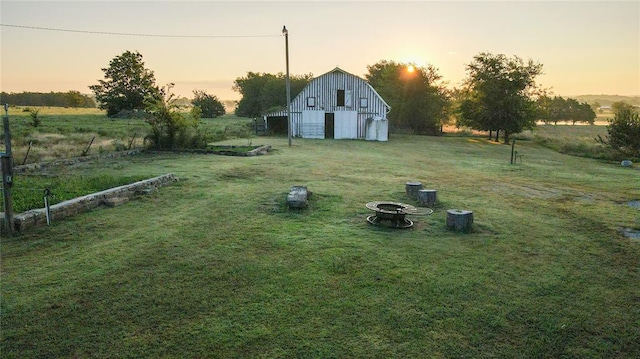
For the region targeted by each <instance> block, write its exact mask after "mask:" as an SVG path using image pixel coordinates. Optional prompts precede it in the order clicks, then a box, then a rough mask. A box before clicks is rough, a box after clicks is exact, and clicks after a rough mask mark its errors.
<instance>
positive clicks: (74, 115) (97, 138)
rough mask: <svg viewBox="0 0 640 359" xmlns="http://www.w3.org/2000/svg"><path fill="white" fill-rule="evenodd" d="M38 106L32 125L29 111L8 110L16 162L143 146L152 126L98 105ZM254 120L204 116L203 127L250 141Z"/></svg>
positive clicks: (210, 132) (221, 136)
mask: <svg viewBox="0 0 640 359" xmlns="http://www.w3.org/2000/svg"><path fill="white" fill-rule="evenodd" d="M31 108H36V107H33V106H32V107H31ZM37 108H38V109H40V112H39V118H40V119H41V124H40V125H39V126H37V127H33V126H32V119H31V117H30V115H29V112H24V111H23V110H22V109H21V108H14V107H12V108H11V109H10V111H9V121H10V127H11V136H12V152H13V158H14V161H15V163H16V164H17V165H20V164H23V163H35V162H44V161H51V160H54V159H59V158H70V157H78V156H81V155H82V154H83V152H85V151H86V150H87V149H89V152H88V154H89V155H94V154H104V153H108V152H113V151H120V150H125V149H128V148H129V147H131V148H141V147H144V138H145V136H146V135H147V134H148V133H149V132H150V129H151V127H150V125H149V124H147V123H146V122H145V121H144V120H142V119H110V118H108V117H107V116H106V114H105V112H104V111H100V110H97V109H72V108H60V107H51V108H50V107H37ZM251 124H252V120H251V119H247V118H239V117H236V116H234V115H224V116H222V117H220V118H216V119H202V121H201V126H200V127H201V128H200V130H201V131H202V133H205V134H207V135H209V136H210V137H212V138H216V139H224V138H238V137H240V138H244V139H247V142H249V141H250V140H251V135H250V133H249V132H248V128H249V125H251ZM92 140H93V142H92ZM3 142H4V138H3ZM29 144H31V149H29ZM2 150H4V147H2Z"/></svg>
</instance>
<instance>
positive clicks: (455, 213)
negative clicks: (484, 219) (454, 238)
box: [447, 209, 473, 233]
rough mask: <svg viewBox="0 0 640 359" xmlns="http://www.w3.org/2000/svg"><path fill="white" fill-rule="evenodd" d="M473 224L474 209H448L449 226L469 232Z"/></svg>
mask: <svg viewBox="0 0 640 359" xmlns="http://www.w3.org/2000/svg"><path fill="white" fill-rule="evenodd" d="M472 224H473V211H467V210H464V209H450V210H447V228H450V229H453V230H456V231H461V232H465V233H468V232H470V231H471V225H472Z"/></svg>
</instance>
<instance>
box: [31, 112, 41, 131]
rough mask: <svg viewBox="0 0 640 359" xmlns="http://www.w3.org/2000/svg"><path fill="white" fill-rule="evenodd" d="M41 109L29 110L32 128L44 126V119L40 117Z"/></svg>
mask: <svg viewBox="0 0 640 359" xmlns="http://www.w3.org/2000/svg"><path fill="white" fill-rule="evenodd" d="M39 113H40V109H35V108H34V109H29V116H30V117H31V126H33V127H38V126H40V124H42V119H41V118H40V117H39V116H38V114H39Z"/></svg>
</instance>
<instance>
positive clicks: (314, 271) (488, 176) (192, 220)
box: [0, 135, 640, 358]
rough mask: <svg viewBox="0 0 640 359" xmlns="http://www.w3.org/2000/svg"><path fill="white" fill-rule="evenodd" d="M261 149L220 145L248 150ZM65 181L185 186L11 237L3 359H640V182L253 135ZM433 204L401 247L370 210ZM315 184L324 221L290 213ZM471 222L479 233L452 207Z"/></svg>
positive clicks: (111, 163) (457, 144) (459, 140)
mask: <svg viewBox="0 0 640 359" xmlns="http://www.w3.org/2000/svg"><path fill="white" fill-rule="evenodd" d="M246 142H247V140H243V139H236V140H230V141H223V142H221V144H246ZM259 142H264V143H268V144H270V145H272V146H273V148H274V149H275V150H274V151H273V152H271V153H270V154H269V155H266V156H257V157H227V156H215V155H205V154H174V153H172V154H168V153H167V154H142V155H139V156H133V157H127V158H124V159H122V158H121V159H104V160H100V161H98V162H93V163H82V164H79V165H77V166H74V167H72V168H65V169H61V170H63V171H65V173H69V172H70V171H71V172H72V173H76V174H77V175H83V174H88V173H92V174H100V173H109V174H112V175H117V176H134V175H137V174H141V173H143V174H151V175H161V174H165V173H174V174H175V175H176V176H177V177H178V178H179V179H180V181H179V182H178V183H176V184H174V185H171V186H168V187H164V188H162V189H161V190H159V191H157V192H156V193H154V194H152V195H150V196H146V197H143V198H141V199H139V200H135V201H132V202H129V203H127V204H126V205H123V206H120V207H116V208H109V209H101V210H95V211H92V212H89V213H86V214H83V215H79V216H76V217H73V218H70V219H68V220H64V221H59V222H54V223H53V225H52V226H51V227H47V228H40V229H35V230H32V231H28V232H26V233H24V234H22V235H20V236H17V237H13V238H5V237H3V238H2V243H1V245H2V247H1V251H2V283H1V284H2V288H1V289H2V303H1V311H2V331H1V342H0V356H2V357H3V358H26V357H32V358H36V357H37V358H45V357H48V358H55V357H69V358H125V357H131V358H135V357H175V358H182V357H213V358H230V357H231V358H291V357H302V358H309V357H317V358H331V357H335V358H345V357H347V358H389V357H397V358H405V357H406V358H424V357H435V358H438V357H469V358H488V357H499V358H503V357H523V358H558V357H567V358H572V357H573V358H586V357H591V358H605V357H618V358H637V357H640V344H639V342H638V340H639V338H640V306H639V305H638V303H639V301H640V292H639V289H638V288H640V272H639V269H640V268H639V263H640V243H639V242H638V241H635V240H631V239H629V238H626V237H624V236H623V235H622V234H621V233H620V229H622V228H636V229H638V228H640V220H639V218H640V212H638V211H639V210H638V209H637V208H633V207H631V206H629V205H627V203H628V202H629V201H632V200H638V199H640V188H639V187H638V177H639V174H640V172H639V171H640V169H639V168H638V166H637V165H636V166H635V167H633V168H623V167H621V166H620V165H619V163H612V162H604V161H598V160H591V159H584V158H578V157H572V156H568V155H563V154H560V153H557V152H554V151H552V150H550V149H546V148H543V147H540V146H539V145H538V144H537V143H535V142H534V141H533V140H528V139H526V138H522V139H519V140H518V141H517V145H516V149H517V150H518V151H519V153H520V154H523V155H524V156H523V157H522V162H521V163H520V162H519V163H518V164H517V165H510V164H509V158H510V150H511V148H510V146H505V145H502V144H496V143H494V142H489V141H487V140H485V139H483V138H479V137H447V136H444V137H422V136H405V135H392V136H391V137H390V139H389V142H387V143H381V142H367V141H345V140H301V139H294V141H293V146H292V147H289V146H287V139H286V138H260V137H259V138H254V139H253V143H254V144H262V143H259ZM412 180H418V181H421V182H422V183H423V184H424V185H425V188H431V189H436V190H437V191H438V203H437V208H436V211H435V212H434V214H432V215H431V216H428V217H418V216H416V217H412V219H413V220H414V222H415V225H414V226H413V228H411V229H407V230H393V229H387V228H380V227H374V226H372V225H369V224H368V223H367V221H366V217H367V216H368V215H370V214H371V212H370V211H368V210H367V209H366V208H365V203H367V202H369V201H374V200H390V201H396V202H408V203H412V204H416V203H414V202H411V201H410V200H408V199H407V198H406V195H405V192H404V184H405V183H406V182H407V181H412ZM292 185H306V186H308V187H309V189H310V190H311V191H313V196H312V198H311V201H310V206H309V208H308V209H306V210H302V211H290V210H288V209H287V208H286V206H285V198H286V194H287V192H288V191H289V187H290V186H292ZM451 208H460V209H470V210H473V211H474V216H475V224H474V230H473V232H472V233H469V234H462V233H456V232H452V231H449V230H447V229H446V228H445V218H446V209H451Z"/></svg>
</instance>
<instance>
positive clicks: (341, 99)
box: [336, 90, 344, 106]
mask: <svg viewBox="0 0 640 359" xmlns="http://www.w3.org/2000/svg"><path fill="white" fill-rule="evenodd" d="M336 102H337V103H336V106H344V90H338V94H337V99H336Z"/></svg>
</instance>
